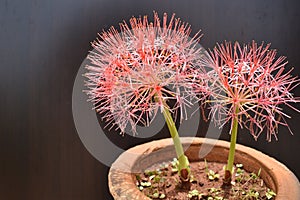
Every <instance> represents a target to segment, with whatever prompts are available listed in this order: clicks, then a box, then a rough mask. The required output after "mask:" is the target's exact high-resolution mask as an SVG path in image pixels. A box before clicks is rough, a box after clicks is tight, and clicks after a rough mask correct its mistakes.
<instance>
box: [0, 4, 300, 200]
mask: <svg viewBox="0 0 300 200" xmlns="http://www.w3.org/2000/svg"><path fill="white" fill-rule="evenodd" d="M299 9H300V3H299V1H298V0H290V1H284V0H273V1H271V0H268V1H260V0H253V1H248V0H230V1H221V0H207V1H201V0H200V1H199V0H190V1H182V0H172V1H171V0H165V1H159V0H155V1H150V0H148V1H146V0H135V1H133V0H126V1H121V0H119V1H117V0H105V1H104V0H85V1H82V0H52V1H46V0H40V1H39V0H27V1H24V0H1V1H0V66H1V73H0V81H1V82H0V83H1V84H0V92H1V95H0V109H1V111H0V123H1V126H0V199H5V200H18V199H24V200H27V199H28V200H48V199H49V200H60V199H61V200H69V199H70V200H71V199H72V200H93V199H95V200H96V199H97V200H99V199H105V200H109V199H111V197H110V195H109V193H108V188H107V172H108V167H106V166H105V165H103V164H101V163H100V162H98V161H97V160H96V159H95V158H93V157H92V156H91V155H90V154H89V152H88V151H87V150H86V149H85V147H84V146H83V144H82V143H81V141H80V139H79V137H78V135H77V133H76V129H75V126H74V122H73V118H72V89H73V82H74V80H75V77H76V74H77V71H78V69H79V67H80V64H81V62H82V61H83V59H84V58H85V56H86V55H87V53H88V51H89V50H91V48H90V44H89V42H90V41H92V40H94V38H95V37H96V33H97V32H100V31H101V30H102V29H107V28H109V27H110V26H111V25H118V23H119V22H121V21H122V20H123V19H125V20H128V19H129V18H130V17H131V16H132V15H135V16H139V15H144V14H148V15H150V16H152V11H153V10H156V11H158V13H159V14H160V15H161V14H162V13H163V12H167V13H170V14H171V13H173V12H176V14H177V16H178V17H180V18H181V19H182V20H184V21H188V22H189V23H190V24H191V25H192V28H193V30H194V32H196V31H198V30H199V29H202V31H203V33H204V37H203V40H202V45H203V46H204V47H206V48H212V47H213V46H214V44H215V43H216V42H222V41H223V40H228V41H234V40H239V41H240V42H249V41H251V40H252V39H255V40H256V41H258V42H260V41H265V42H266V43H269V42H270V43H272V47H273V48H277V49H278V52H279V54H281V55H286V56H287V57H288V60H289V63H290V65H291V66H294V67H295V70H294V72H293V74H294V75H299V74H300V56H299V52H300V37H299V35H300V26H299V21H300V14H299V13H300V12H299ZM150 19H151V17H150ZM294 92H295V94H296V95H298V96H300V89H297V90H295V91H294ZM297 107H298V108H299V106H297ZM290 113H291V115H292V119H291V120H289V123H290V126H291V129H292V130H293V131H294V136H292V135H290V134H289V133H288V131H287V130H286V129H280V134H279V140H278V141H275V140H274V141H273V142H271V143H267V142H266V141H265V136H261V138H260V139H259V141H258V142H255V141H254V140H253V139H252V137H251V136H249V134H247V133H245V134H244V133H243V132H241V134H240V137H239V142H240V143H242V144H246V145H249V146H254V147H256V148H257V149H259V150H261V151H263V152H265V153H267V154H268V155H271V156H273V157H275V158H277V159H278V160H279V161H281V162H283V163H285V165H287V166H288V167H289V168H290V169H291V170H292V171H294V172H295V174H296V175H297V176H298V177H300V160H299V156H298V154H299V152H300V145H299V144H300V132H299V129H300V123H299V120H300V114H297V113H295V112H290ZM200 132H201V131H200ZM200 132H199V134H200V135H201V133H200ZM222 138H223V139H226V138H228V134H226V133H225V134H223V135H222ZM116 139H119V138H116ZM119 142H120V141H119ZM126 142H129V143H128V146H130V145H133V144H132V143H130V141H129V140H127V139H126V138H125V139H124V143H126ZM107 152H109V150H108V151H107Z"/></svg>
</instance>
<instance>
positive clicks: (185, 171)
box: [163, 105, 190, 181]
mask: <svg viewBox="0 0 300 200" xmlns="http://www.w3.org/2000/svg"><path fill="white" fill-rule="evenodd" d="M163 115H164V118H165V120H166V123H167V125H168V128H169V131H170V135H171V137H172V139H173V143H174V146H175V151H176V155H177V158H178V162H179V164H178V171H179V173H180V176H181V178H182V179H183V180H184V181H187V180H189V177H190V167H189V160H188V158H187V157H186V156H185V155H184V151H183V147H182V144H181V142H180V138H179V135H178V131H177V128H176V126H175V123H174V120H173V118H172V116H171V114H170V111H169V110H168V107H167V105H166V106H165V107H164V110H163Z"/></svg>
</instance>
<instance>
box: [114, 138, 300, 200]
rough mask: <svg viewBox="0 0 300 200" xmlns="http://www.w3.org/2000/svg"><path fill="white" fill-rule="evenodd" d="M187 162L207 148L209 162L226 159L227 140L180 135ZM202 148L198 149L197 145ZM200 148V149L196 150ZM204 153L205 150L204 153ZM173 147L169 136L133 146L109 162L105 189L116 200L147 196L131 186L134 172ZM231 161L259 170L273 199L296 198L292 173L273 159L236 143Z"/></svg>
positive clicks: (299, 192) (298, 190)
mask: <svg viewBox="0 0 300 200" xmlns="http://www.w3.org/2000/svg"><path fill="white" fill-rule="evenodd" d="M181 141H182V144H183V146H184V149H185V153H186V155H187V156H188V158H189V160H190V162H192V161H199V160H203V158H200V157H201V154H203V152H202V150H204V151H207V153H208V154H207V155H206V156H205V159H206V160H207V161H210V162H221V163H226V162H227V155H228V151H229V142H227V141H221V140H212V139H207V138H190V137H186V138H181ZM201 147H202V148H201ZM200 148H201V152H200ZM204 153H205V152H204ZM174 157H176V155H175V149H174V146H173V143H172V140H171V139H162V140H158V141H153V142H149V143H146V144H142V145H139V146H136V147H133V148H131V149H129V150H127V151H126V152H124V153H123V154H121V155H120V157H119V158H118V159H117V160H116V161H115V162H114V163H113V165H112V167H111V169H110V171H109V175H108V180H109V189H110V192H111V194H112V195H113V197H114V198H115V199H116V200H123V199H124V200H125V199H128V200H133V199H137V200H143V199H147V200H149V199H150V198H148V197H146V196H145V195H144V194H143V193H142V192H140V191H139V190H138V189H137V187H136V185H135V176H134V173H136V172H142V171H144V170H145V169H146V168H148V167H150V166H151V165H153V164H155V163H161V162H164V161H169V160H172V159H173V158H174ZM235 162H236V163H242V164H243V166H244V169H245V170H247V171H250V172H252V171H254V172H257V171H258V170H259V169H261V175H260V176H261V178H262V179H263V180H264V181H265V182H266V184H267V186H268V187H270V188H271V189H272V190H273V191H275V192H276V193H277V196H276V200H297V199H300V184H299V181H298V179H297V178H296V176H295V175H294V174H293V173H292V172H291V171H290V170H289V169H288V168H287V167H286V166H284V165H283V164H281V163H280V162H278V161H276V160H275V159H273V158H271V157H269V156H267V155H265V154H263V153H261V152H259V151H257V150H255V149H252V148H249V147H245V146H243V145H239V144H237V146H236V154H235Z"/></svg>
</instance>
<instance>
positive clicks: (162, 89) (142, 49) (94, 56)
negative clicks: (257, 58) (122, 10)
mask: <svg viewBox="0 0 300 200" xmlns="http://www.w3.org/2000/svg"><path fill="white" fill-rule="evenodd" d="M120 29H121V31H120V33H119V32H118V31H117V30H116V29H115V28H114V27H112V28H110V29H109V30H108V31H106V32H105V31H104V32H102V33H101V34H99V36H100V37H99V39H97V41H94V42H93V43H92V46H93V48H94V50H93V51H91V53H90V54H89V56H88V59H89V60H90V63H91V64H89V65H88V66H87V67H86V68H87V70H88V72H87V73H86V74H85V76H86V77H87V78H88V80H87V81H86V85H87V87H88V89H89V90H87V91H86V93H87V94H88V96H89V99H90V100H91V101H92V102H93V103H94V105H95V106H94V107H95V109H96V111H97V112H99V113H101V114H102V116H103V119H104V120H106V122H107V125H110V126H111V127H115V126H114V125H117V127H119V128H120V130H121V133H124V132H125V128H126V126H127V124H130V125H131V128H132V131H133V133H135V132H136V125H137V124H138V123H142V124H143V125H146V126H148V125H149V124H150V123H151V120H152V119H153V118H154V117H155V115H156V113H157V112H158V111H159V110H161V111H162V110H163V109H169V110H170V111H171V112H175V111H176V110H180V112H181V115H180V116H181V119H183V118H185V117H184V116H185V114H186V107H187V106H190V105H193V104H194V103H196V102H198V101H199V100H200V98H201V97H199V95H197V94H196V93H195V92H194V88H195V87H196V85H197V84H199V80H198V81H196V77H197V76H196V74H197V75H199V74H200V73H203V72H204V71H203V69H202V60H203V57H204V56H205V53H204V52H205V50H204V49H203V48H202V47H201V46H200V45H199V44H198V42H199V40H200V37H201V35H200V34H199V32H198V33H197V34H196V35H195V36H194V37H193V38H190V37H189V35H190V33H191V29H190V26H189V25H188V24H187V23H184V22H181V21H180V19H176V18H175V17H174V15H173V16H172V17H171V19H170V20H169V22H168V20H167V15H166V14H164V16H163V20H162V22H161V21H160V19H159V17H158V15H157V13H154V21H153V22H148V19H147V16H144V17H143V18H142V17H139V18H135V17H132V18H131V19H130V25H128V24H127V23H126V22H123V23H121V24H120ZM169 101H173V102H175V103H174V104H175V105H174V106H172V107H171V106H168V104H167V103H168V102H169Z"/></svg>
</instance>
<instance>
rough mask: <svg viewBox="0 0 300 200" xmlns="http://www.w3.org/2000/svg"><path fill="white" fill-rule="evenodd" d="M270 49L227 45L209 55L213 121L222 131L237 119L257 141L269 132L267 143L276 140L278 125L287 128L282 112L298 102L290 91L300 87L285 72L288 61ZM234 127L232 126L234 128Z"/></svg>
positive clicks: (253, 43)
mask: <svg viewBox="0 0 300 200" xmlns="http://www.w3.org/2000/svg"><path fill="white" fill-rule="evenodd" d="M269 48H270V45H266V46H265V47H264V45H263V44H261V45H260V46H258V45H257V44H256V43H255V42H254V41H253V42H252V43H251V44H248V45H244V46H241V45H239V43H237V42H236V43H234V44H233V45H232V44H231V43H230V42H224V43H223V44H218V45H217V46H216V47H215V48H214V49H213V50H212V51H210V55H211V60H209V61H208V63H210V64H209V65H210V66H211V68H212V70H211V71H210V72H209V77H210V80H209V84H210V85H209V89H208V90H209V93H210V95H211V100H210V101H211V108H212V110H211V117H212V118H213V120H214V121H215V122H217V124H219V125H221V127H222V126H223V125H224V124H226V123H228V122H231V123H232V122H233V119H234V118H236V119H237V120H238V123H239V125H240V127H246V128H247V129H249V131H250V133H251V134H252V135H253V136H254V138H255V139H257V138H258V136H259V135H260V134H261V133H262V132H263V131H264V130H266V132H267V140H269V141H270V140H271V137H272V135H273V136H275V138H276V133H277V131H278V125H284V126H287V127H288V124H287V123H286V120H285V118H284V117H289V116H288V115H287V114H285V113H284V112H283V111H282V108H281V107H280V105H282V104H284V105H286V106H289V107H291V108H293V109H295V108H294V107H292V106H291V104H290V103H295V102H299V98H295V97H293V94H292V93H291V90H293V88H294V87H296V86H297V85H298V84H299V80H298V79H297V78H296V77H292V76H291V74H290V72H291V71H288V72H286V71H285V69H284V67H285V65H286V64H287V62H286V61H285V57H279V58H278V59H276V57H275V56H276V51H275V50H272V49H269ZM231 127H232V126H231Z"/></svg>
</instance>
